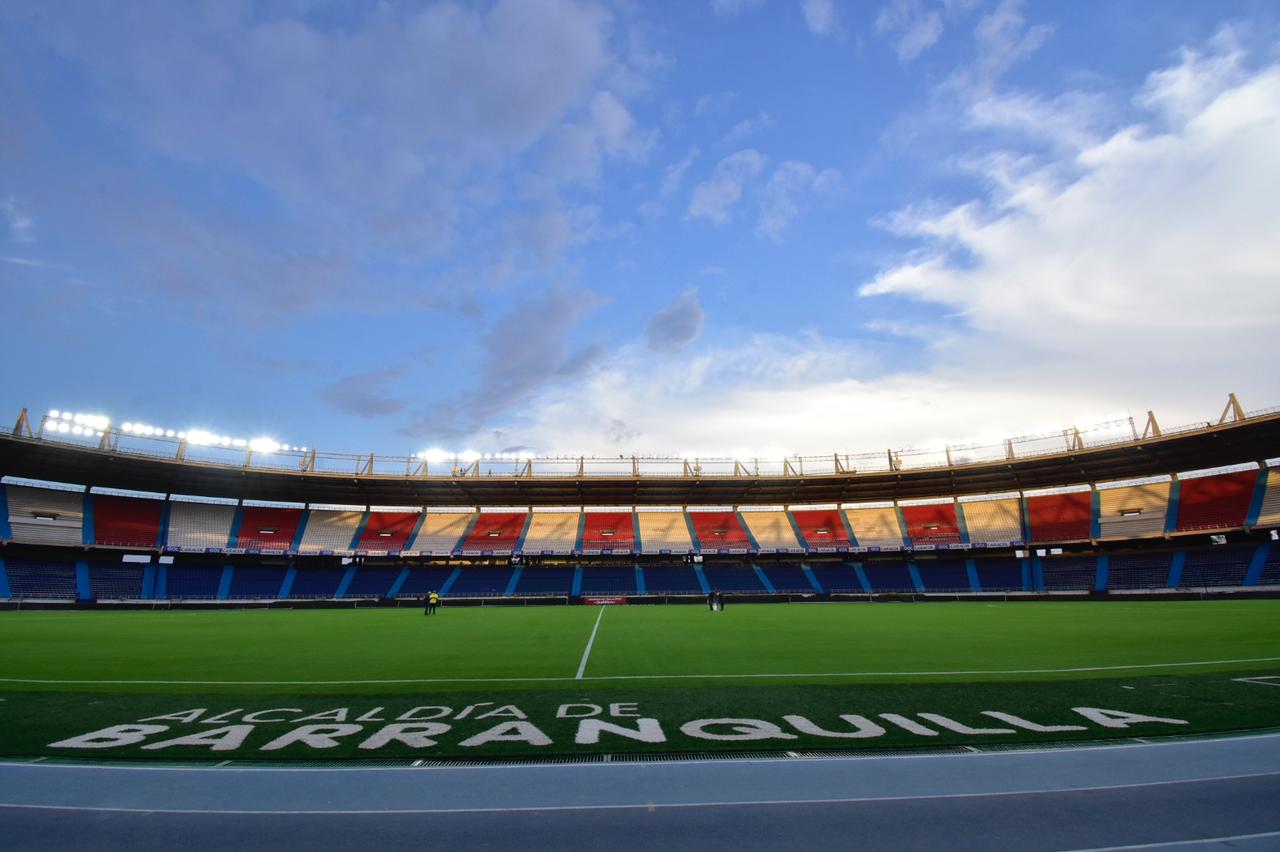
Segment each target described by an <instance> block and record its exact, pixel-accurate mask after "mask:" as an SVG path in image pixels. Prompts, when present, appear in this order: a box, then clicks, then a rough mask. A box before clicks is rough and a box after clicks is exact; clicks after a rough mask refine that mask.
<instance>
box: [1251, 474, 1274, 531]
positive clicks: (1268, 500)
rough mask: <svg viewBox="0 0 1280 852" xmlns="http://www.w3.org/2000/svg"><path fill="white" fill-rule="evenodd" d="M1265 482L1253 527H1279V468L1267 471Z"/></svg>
mask: <svg viewBox="0 0 1280 852" xmlns="http://www.w3.org/2000/svg"><path fill="white" fill-rule="evenodd" d="M1266 475H1267V482H1266V486H1265V490H1264V491H1263V494H1262V505H1261V506H1259V507H1258V519H1257V521H1255V522H1254V526H1255V527H1261V528H1263V529H1265V528H1267V527H1272V528H1275V527H1280V467H1272V468H1268V469H1267V474H1266Z"/></svg>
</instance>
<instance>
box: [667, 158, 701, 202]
mask: <svg viewBox="0 0 1280 852" xmlns="http://www.w3.org/2000/svg"><path fill="white" fill-rule="evenodd" d="M701 153H702V152H701V151H700V150H699V149H698V146H696V145H694V146H692V147H691V148H689V150H688V151H687V152H685V155H684V156H683V157H682V158H680V160H678V161H677V162H674V163H672V164H671V165H669V166H667V167H666V168H665V169H663V170H662V186H661V187H660V189H659V194H660V195H661V196H662V197H663V198H666V197H667V196H669V195H673V194H674V193H675V192H676V191H677V190H679V189H680V185H681V184H682V183H684V176H685V173H686V172H688V171H689V167H690V166H692V165H693V161H694V160H696V159H698V155H699V154H701Z"/></svg>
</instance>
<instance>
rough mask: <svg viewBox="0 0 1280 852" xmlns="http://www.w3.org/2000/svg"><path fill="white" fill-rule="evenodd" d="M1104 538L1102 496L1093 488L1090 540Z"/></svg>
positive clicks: (1090, 501)
mask: <svg viewBox="0 0 1280 852" xmlns="http://www.w3.org/2000/svg"><path fill="white" fill-rule="evenodd" d="M1101 536H1102V495H1101V494H1099V493H1098V489H1096V488H1093V489H1090V491H1089V538H1092V539H1098V538H1100V537H1101Z"/></svg>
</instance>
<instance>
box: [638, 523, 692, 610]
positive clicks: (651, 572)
mask: <svg viewBox="0 0 1280 852" xmlns="http://www.w3.org/2000/svg"><path fill="white" fill-rule="evenodd" d="M641 517H644V516H643V515H641ZM643 535H644V533H643V532H642V533H641V536H642V537H643ZM644 587H645V591H646V592H648V593H649V594H651V595H688V594H695V595H701V594H704V592H703V591H702V584H701V583H699V582H698V575H697V574H696V573H694V570H693V569H692V568H690V567H689V566H687V565H651V566H646V567H645V569H644Z"/></svg>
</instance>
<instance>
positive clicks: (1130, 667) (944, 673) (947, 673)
mask: <svg viewBox="0 0 1280 852" xmlns="http://www.w3.org/2000/svg"><path fill="white" fill-rule="evenodd" d="M596 626H597V627H599V626H600V617H599V616H597V617H596ZM591 636H592V638H593V639H594V638H595V631H594V630H593V631H592V633H591ZM587 650H588V651H590V650H591V646H590V644H588V645H587ZM583 656H584V658H585V656H586V654H584V655H583ZM1274 662H1280V657H1250V658H1246V659H1240V660H1193V661H1190V662H1182V663H1130V664H1125V665H1117V666H1076V667H1074V668H1066V669H969V670H961V669H954V670H941V671H919V672H777V673H764V672H761V673H754V674H752V673H742V674H645V675H592V676H591V677H585V676H584V677H578V676H574V677H439V678H388V679H385V680H89V679H83V680H77V679H70V680H64V679H57V678H28V677H0V683H48V684H89V685H94V684H97V685H107V686H118V685H126V684H139V685H143V686H148V685H149V686H180V685H187V686H351V685H359V684H389V683H557V682H565V681H574V680H752V679H754V678H761V679H768V678H798V677H959V676H968V675H1023V674H1075V673H1077V672H1120V671H1137V670H1141V669H1180V668H1187V667H1191V666H1219V665H1234V664H1239V663H1274Z"/></svg>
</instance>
